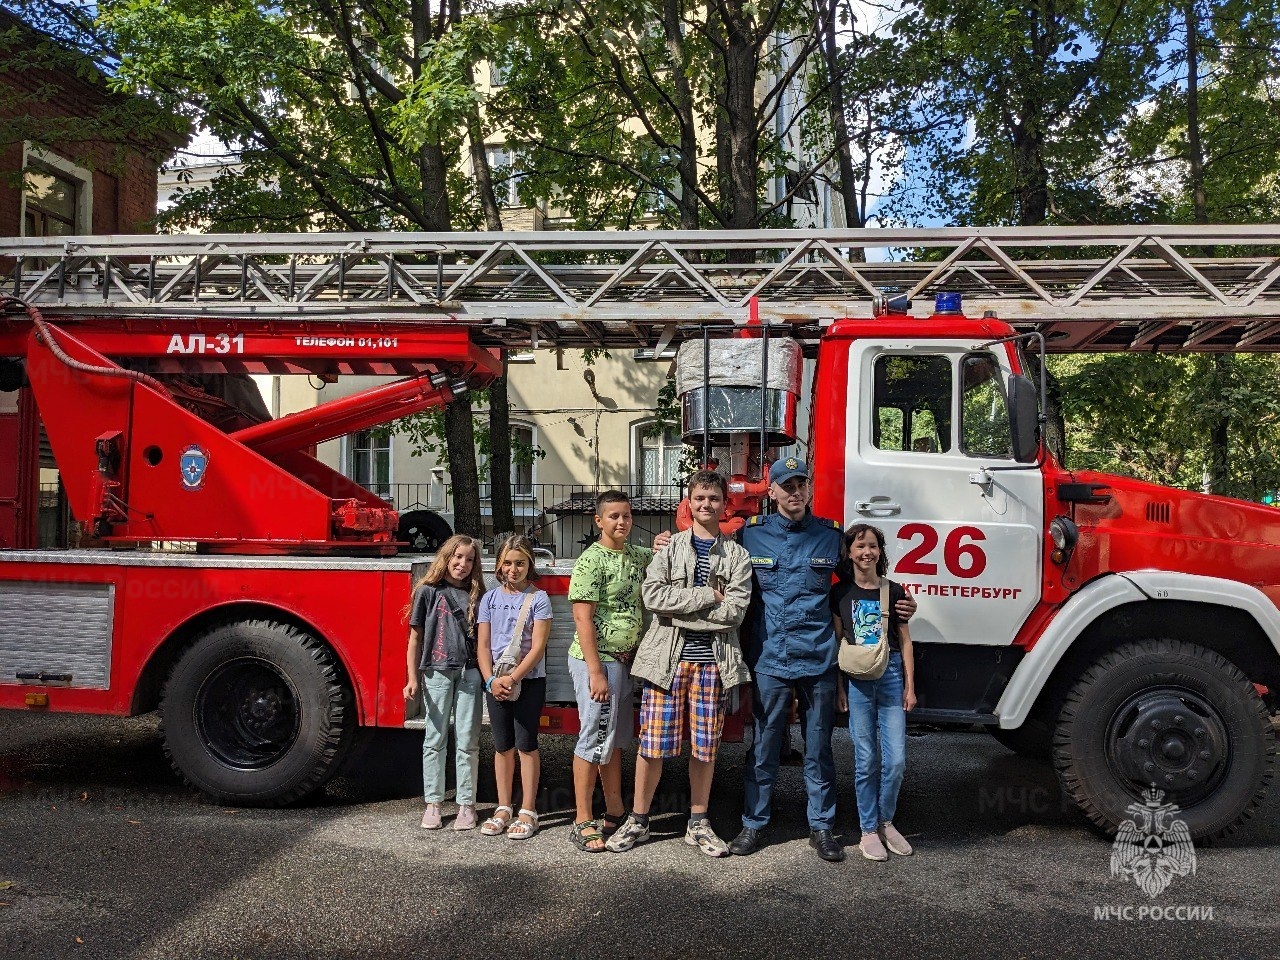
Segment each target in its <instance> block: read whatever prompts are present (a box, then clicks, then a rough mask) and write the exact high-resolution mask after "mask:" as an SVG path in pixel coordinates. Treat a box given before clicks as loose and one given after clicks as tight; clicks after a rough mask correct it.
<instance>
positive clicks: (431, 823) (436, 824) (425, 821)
mask: <svg viewBox="0 0 1280 960" xmlns="http://www.w3.org/2000/svg"><path fill="white" fill-rule="evenodd" d="M422 829H423V830H439V829H440V804H438V803H428V804H427V809H426V810H424V811H423V813H422Z"/></svg>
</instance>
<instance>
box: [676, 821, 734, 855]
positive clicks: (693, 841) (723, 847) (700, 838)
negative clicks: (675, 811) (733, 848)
mask: <svg viewBox="0 0 1280 960" xmlns="http://www.w3.org/2000/svg"><path fill="white" fill-rule="evenodd" d="M684 842H685V843H687V844H688V845H689V846H691V847H697V848H698V849H699V850H701V851H702V852H703V853H705V854H706V855H707V856H708V857H727V856H728V855H729V845H728V844H727V843H725V842H724V841H723V840H721V839H720V838H719V837H717V836H716V832H715V831H714V830H712V829H711V821H710V820H699V821H698V822H697V823H690V824H689V829H688V830H686V831H685V833H684Z"/></svg>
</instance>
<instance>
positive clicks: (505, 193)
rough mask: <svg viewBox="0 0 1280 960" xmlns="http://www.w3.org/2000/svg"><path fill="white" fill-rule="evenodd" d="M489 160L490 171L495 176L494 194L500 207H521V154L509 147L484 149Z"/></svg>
mask: <svg viewBox="0 0 1280 960" xmlns="http://www.w3.org/2000/svg"><path fill="white" fill-rule="evenodd" d="M484 154H485V156H486V157H487V158H488V159H489V171H490V172H491V173H492V174H493V193H494V197H495V198H496V199H497V201H498V206H500V207H518V206H520V194H519V191H517V189H516V187H517V185H518V184H519V183H520V154H518V153H517V152H516V151H514V150H512V149H510V148H509V147H507V146H491V147H485V148H484Z"/></svg>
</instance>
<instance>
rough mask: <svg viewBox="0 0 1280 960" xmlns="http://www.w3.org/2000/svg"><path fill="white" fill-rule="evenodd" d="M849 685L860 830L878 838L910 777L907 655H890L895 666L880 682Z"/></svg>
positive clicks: (849, 681)
mask: <svg viewBox="0 0 1280 960" xmlns="http://www.w3.org/2000/svg"><path fill="white" fill-rule="evenodd" d="M846 680H847V683H848V693H849V736H850V737H852V738H853V786H854V792H855V793H856V794H857V797H858V825H859V826H860V827H861V828H862V832H863V833H874V832H875V831H876V829H877V828H878V827H879V826H880V824H882V823H888V822H890V821H891V820H892V819H893V815H894V814H895V813H896V812H897V810H898V791H899V790H900V789H901V788H902V777H903V775H904V774H905V773H906V771H907V712H906V711H905V710H903V709H902V688H903V673H902V654H901V653H890V654H889V665H888V666H887V667H886V668H885V671H884V675H883V676H881V677H880V679H879V680H853V679H850V678H846Z"/></svg>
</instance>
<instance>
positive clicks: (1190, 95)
mask: <svg viewBox="0 0 1280 960" xmlns="http://www.w3.org/2000/svg"><path fill="white" fill-rule="evenodd" d="M1182 22H1183V25H1184V26H1185V27H1186V41H1187V167H1188V179H1189V181H1190V182H1189V183H1188V186H1189V187H1190V188H1191V216H1192V219H1193V220H1194V221H1195V222H1196V223H1208V222H1209V198H1208V196H1207V194H1206V192H1205V187H1204V146H1203V143H1202V141H1201V139H1200V136H1201V130H1200V24H1199V17H1198V16H1197V14H1196V5H1195V0H1183V3H1182ZM1203 252H1204V254H1205V255H1206V256H1212V255H1213V252H1214V251H1213V248H1212V247H1206V248H1205V249H1204V251H1203ZM1209 369H1210V381H1211V382H1212V383H1213V384H1214V390H1213V393H1212V395H1213V396H1215V397H1222V396H1223V395H1224V393H1225V391H1226V388H1227V386H1228V381H1229V380H1230V379H1231V375H1232V363H1231V357H1229V356H1226V355H1224V354H1215V355H1214V356H1212V357H1210V358H1209ZM1208 427H1209V429H1208V435H1207V436H1206V438H1205V443H1206V445H1207V449H1206V451H1205V474H1204V492H1205V493H1223V492H1224V488H1225V485H1226V483H1227V479H1228V470H1229V467H1230V458H1231V449H1230V445H1231V420H1230V418H1229V417H1228V416H1227V413H1226V408H1225V405H1219V406H1218V407H1217V408H1216V410H1215V412H1214V413H1213V414H1212V415H1211V416H1210V418H1209V423H1208Z"/></svg>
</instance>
